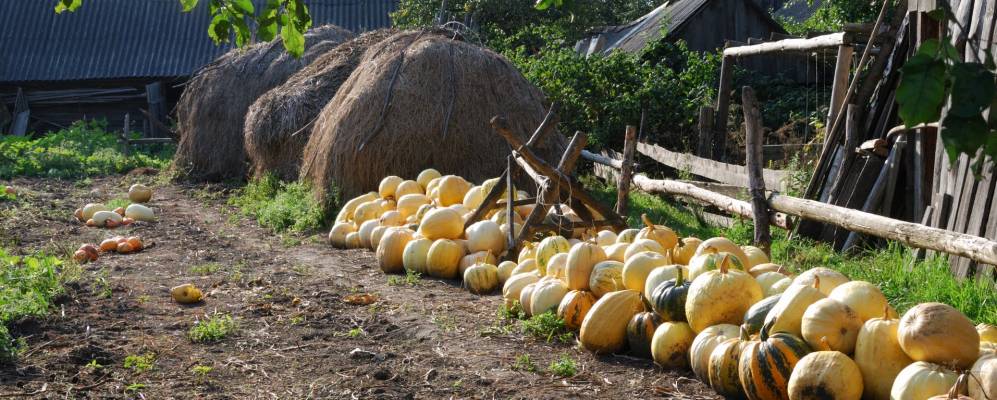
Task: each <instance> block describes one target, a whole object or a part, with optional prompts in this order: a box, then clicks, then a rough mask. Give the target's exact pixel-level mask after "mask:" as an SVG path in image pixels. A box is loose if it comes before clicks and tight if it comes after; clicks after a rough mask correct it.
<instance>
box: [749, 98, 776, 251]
mask: <svg viewBox="0 0 997 400" xmlns="http://www.w3.org/2000/svg"><path fill="white" fill-rule="evenodd" d="M741 104H742V105H743V107H744V130H745V132H746V136H747V138H746V142H747V143H746V145H745V146H746V149H745V154H746V161H745V167H746V169H747V170H748V186H749V192H750V193H751V209H752V210H753V211H754V213H753V215H752V220H753V221H754V228H755V229H754V234H755V238H754V239H755V240H754V244H755V246H758V247H759V248H760V249H762V251H764V252H765V254H767V255H771V247H772V234H771V233H770V232H769V212H768V203H767V202H766V201H765V178H764V177H763V172H762V169H763V168H762V163H763V162H764V160H763V159H762V114H761V112H760V111H758V102H757V100H755V90H754V89H752V88H751V87H750V86H745V87H744V88H742V89H741Z"/></svg>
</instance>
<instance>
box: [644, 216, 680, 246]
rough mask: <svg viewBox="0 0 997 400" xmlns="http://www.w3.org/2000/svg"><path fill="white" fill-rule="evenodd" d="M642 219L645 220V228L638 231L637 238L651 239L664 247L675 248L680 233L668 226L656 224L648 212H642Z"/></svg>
mask: <svg viewBox="0 0 997 400" xmlns="http://www.w3.org/2000/svg"><path fill="white" fill-rule="evenodd" d="M640 219H641V220H642V221H643V222H644V229H641V230H640V232H637V236H636V239H651V240H653V241H655V242H658V244H660V245H661V248H662V249H673V248H675V245H676V244H678V242H679V237H678V235H676V234H675V232H674V231H672V230H671V229H669V228H668V227H667V226H664V225H655V224H654V222H651V218H649V217H648V216H647V214H641V216H640Z"/></svg>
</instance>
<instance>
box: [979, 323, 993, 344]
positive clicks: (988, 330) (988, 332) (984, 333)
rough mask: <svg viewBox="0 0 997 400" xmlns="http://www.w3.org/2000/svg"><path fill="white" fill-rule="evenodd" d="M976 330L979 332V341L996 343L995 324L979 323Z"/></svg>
mask: <svg viewBox="0 0 997 400" xmlns="http://www.w3.org/2000/svg"><path fill="white" fill-rule="evenodd" d="M976 332H977V333H979V334H980V342H988V343H997V326H993V325H990V324H979V325H977V326H976Z"/></svg>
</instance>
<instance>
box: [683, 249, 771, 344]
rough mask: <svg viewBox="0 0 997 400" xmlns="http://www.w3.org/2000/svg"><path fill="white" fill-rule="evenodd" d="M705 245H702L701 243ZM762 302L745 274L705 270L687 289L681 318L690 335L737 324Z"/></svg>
mask: <svg viewBox="0 0 997 400" xmlns="http://www.w3.org/2000/svg"><path fill="white" fill-rule="evenodd" d="M704 243H705V242H704ZM761 299H762V288H761V286H759V285H758V282H756V281H755V279H754V278H752V277H751V275H748V273H747V272H744V271H740V270H736V269H727V263H726V262H724V261H721V263H720V269H719V270H716V271H708V272H706V273H704V274H703V275H702V276H700V277H699V278H698V279H695V280H693V281H692V284H691V285H690V286H689V295H688V297H687V299H686V303H685V315H686V318H688V320H689V326H690V327H692V330H693V331H694V332H702V331H703V329H706V328H707V327H710V326H713V325H716V324H738V323H740V322H741V321H742V320H743V319H744V313H745V312H747V311H748V309H749V308H751V305H752V304H755V303H757V302H759V301H760V300H761Z"/></svg>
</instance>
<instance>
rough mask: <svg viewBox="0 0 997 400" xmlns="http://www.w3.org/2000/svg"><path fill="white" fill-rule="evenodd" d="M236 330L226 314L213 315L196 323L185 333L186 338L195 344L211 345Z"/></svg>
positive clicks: (234, 324) (230, 317)
mask: <svg viewBox="0 0 997 400" xmlns="http://www.w3.org/2000/svg"><path fill="white" fill-rule="evenodd" d="M236 329H238V324H236V322H235V319H233V318H232V316H231V315H227V314H217V313H216V314H214V315H211V316H207V317H205V318H204V319H202V320H200V321H198V322H196V323H195V324H194V326H192V327H191V328H190V330H189V331H187V338H189V339H190V340H191V341H192V342H195V343H213V342H218V341H220V340H222V339H225V338H226V337H228V336H229V335H231V334H233V333H235V331H236Z"/></svg>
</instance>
